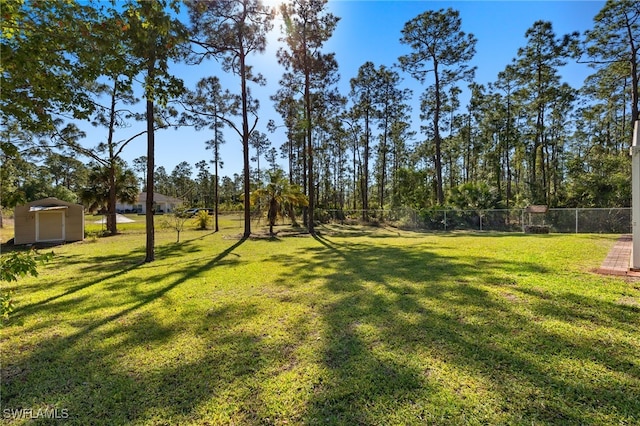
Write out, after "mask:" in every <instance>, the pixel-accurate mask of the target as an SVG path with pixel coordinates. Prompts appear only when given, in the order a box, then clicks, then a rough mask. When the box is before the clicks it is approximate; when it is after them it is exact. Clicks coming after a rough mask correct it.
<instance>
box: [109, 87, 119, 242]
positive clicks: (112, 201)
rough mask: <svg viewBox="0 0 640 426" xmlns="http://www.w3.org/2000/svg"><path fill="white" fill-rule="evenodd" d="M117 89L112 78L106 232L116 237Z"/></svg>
mask: <svg viewBox="0 0 640 426" xmlns="http://www.w3.org/2000/svg"><path fill="white" fill-rule="evenodd" d="M117 87H118V79H117V78H114V81H113V92H112V93H111V107H110V110H109V135H108V139H107V147H108V148H109V166H108V173H109V199H108V201H107V230H108V231H109V234H111V235H116V234H117V233H118V225H117V220H116V203H117V194H116V162H115V158H114V152H113V133H114V131H115V130H114V129H115V125H116V90H117Z"/></svg>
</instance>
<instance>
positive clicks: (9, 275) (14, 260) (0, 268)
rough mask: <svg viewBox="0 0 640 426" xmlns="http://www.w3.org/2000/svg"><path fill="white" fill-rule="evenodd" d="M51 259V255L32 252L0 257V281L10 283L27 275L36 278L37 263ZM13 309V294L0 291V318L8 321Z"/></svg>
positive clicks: (12, 253) (8, 254)
mask: <svg viewBox="0 0 640 426" xmlns="http://www.w3.org/2000/svg"><path fill="white" fill-rule="evenodd" d="M52 258H53V253H45V254H38V253H36V252H34V251H25V252H20V251H13V252H10V253H7V254H4V255H2V257H0V281H6V282H12V281H17V280H18V278H21V277H26V276H28V275H31V276H34V277H37V276H38V270H37V266H38V263H44V262H48V261H49V260H51V259H52ZM14 308H15V301H14V300H13V292H12V291H6V290H2V291H1V292H0V316H1V317H2V318H3V319H8V318H9V315H10V314H11V312H13V310H14Z"/></svg>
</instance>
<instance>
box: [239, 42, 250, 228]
mask: <svg viewBox="0 0 640 426" xmlns="http://www.w3.org/2000/svg"><path fill="white" fill-rule="evenodd" d="M239 56H240V57H239V60H240V76H241V77H240V82H241V83H240V84H241V88H242V154H243V161H244V185H243V186H244V234H243V235H244V238H249V237H250V236H251V193H250V191H251V185H250V182H251V179H250V176H249V111H248V106H247V102H248V101H247V97H248V93H247V78H246V65H245V59H246V58H245V55H244V54H240V55H239Z"/></svg>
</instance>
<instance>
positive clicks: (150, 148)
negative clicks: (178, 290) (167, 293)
mask: <svg viewBox="0 0 640 426" xmlns="http://www.w3.org/2000/svg"><path fill="white" fill-rule="evenodd" d="M154 62H155V61H154ZM149 72H150V73H152V69H149ZM153 109H154V107H153V100H151V99H147V199H146V200H145V206H146V213H145V222H146V228H147V247H146V257H145V259H144V261H145V262H147V263H148V262H153V261H154V260H155V257H156V253H155V228H154V224H153V192H154V185H155V182H154V176H153V172H154V170H155V132H154V128H153V126H154V111H153Z"/></svg>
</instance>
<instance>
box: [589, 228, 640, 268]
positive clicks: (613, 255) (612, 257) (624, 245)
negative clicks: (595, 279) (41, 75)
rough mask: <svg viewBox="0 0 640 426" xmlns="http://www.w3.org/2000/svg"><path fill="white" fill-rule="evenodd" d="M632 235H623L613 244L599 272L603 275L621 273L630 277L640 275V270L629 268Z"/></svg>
mask: <svg viewBox="0 0 640 426" xmlns="http://www.w3.org/2000/svg"><path fill="white" fill-rule="evenodd" d="M631 246H632V239H631V235H623V236H621V237H620V239H619V240H618V241H617V242H616V243H615V244H614V245H613V247H612V248H611V250H610V251H609V254H608V255H607V258H606V259H605V260H604V262H602V265H601V266H600V268H599V269H598V271H597V272H598V273H599V274H603V275H619V276H629V277H640V272H639V271H630V270H629V261H630V260H631Z"/></svg>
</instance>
